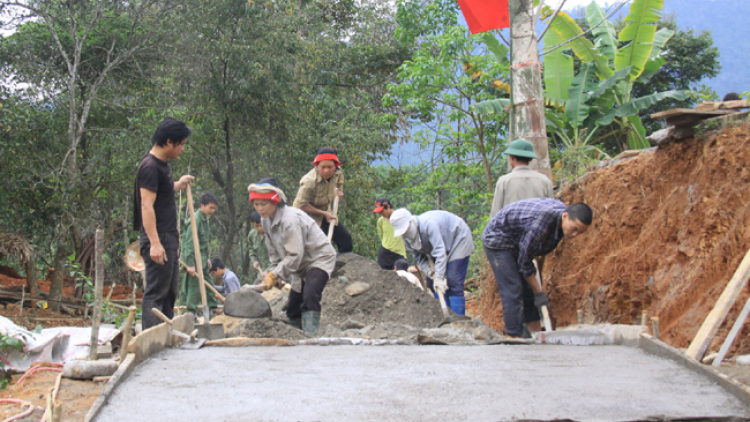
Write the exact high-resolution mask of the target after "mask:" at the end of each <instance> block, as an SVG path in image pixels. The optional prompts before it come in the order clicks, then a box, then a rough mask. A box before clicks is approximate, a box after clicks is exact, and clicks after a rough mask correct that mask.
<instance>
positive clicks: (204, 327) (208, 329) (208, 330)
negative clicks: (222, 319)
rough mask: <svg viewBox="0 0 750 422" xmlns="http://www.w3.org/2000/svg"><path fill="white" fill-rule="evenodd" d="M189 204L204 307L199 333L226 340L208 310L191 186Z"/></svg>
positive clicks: (188, 197) (221, 328)
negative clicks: (211, 321)
mask: <svg viewBox="0 0 750 422" xmlns="http://www.w3.org/2000/svg"><path fill="white" fill-rule="evenodd" d="M187 204H188V213H189V214H190V229H191V231H192V232H193V249H195V268H197V269H198V270H199V271H196V274H197V275H198V280H200V292H201V304H202V305H203V324H200V325H198V333H199V335H200V336H201V337H203V338H207V339H209V340H217V339H220V338H224V325H223V324H211V323H209V321H210V320H211V315H210V311H209V309H208V299H206V280H204V279H203V270H202V268H203V260H202V259H201V249H200V243H199V242H198V226H197V225H196V224H195V206H194V205H193V193H192V191H191V190H190V184H189V183H188V185H187Z"/></svg>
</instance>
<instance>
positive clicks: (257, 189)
mask: <svg viewBox="0 0 750 422" xmlns="http://www.w3.org/2000/svg"><path fill="white" fill-rule="evenodd" d="M247 190H249V191H250V202H253V201H254V200H256V199H268V200H270V201H271V202H273V203H275V204H278V203H279V202H281V201H284V202H286V195H284V192H283V191H282V190H281V189H279V188H277V187H276V186H274V185H272V184H270V183H251V184H250V186H248V187H247Z"/></svg>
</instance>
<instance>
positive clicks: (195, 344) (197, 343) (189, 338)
mask: <svg viewBox="0 0 750 422" xmlns="http://www.w3.org/2000/svg"><path fill="white" fill-rule="evenodd" d="M151 310H152V311H153V312H154V315H156V316H157V317H159V319H160V320H162V321H164V322H166V323H167V324H168V325H169V326H170V327H172V320H171V319H169V318H167V316H166V315H164V314H163V313H161V311H160V310H158V309H156V308H153V309H151ZM197 333H198V330H194V331H193V332H192V333H191V334H190V335H187V334H185V333H183V332H181V331H177V330H175V329H174V327H173V328H172V334H174V335H176V336H177V337H182V338H184V339H185V342H184V343H182V346H181V348H182V349H200V347H201V346H203V343H205V342H206V339H205V338H195V336H196V334H197Z"/></svg>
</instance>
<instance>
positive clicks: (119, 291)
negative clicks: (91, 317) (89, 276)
mask: <svg viewBox="0 0 750 422" xmlns="http://www.w3.org/2000/svg"><path fill="white" fill-rule="evenodd" d="M37 284H39V290H41V291H43V292H45V293H49V288H50V284H51V282H50V281H49V280H37ZM0 285H2V286H5V287H16V286H25V285H26V279H25V278H12V277H8V276H5V275H2V274H0ZM110 288H111V285H108V284H107V283H106V282H105V285H104V287H103V288H102V292H103V296H104V297H107V295H108V294H109V289H110ZM74 292H75V281H74V280H73V279H70V278H66V279H65V282H64V284H63V296H66V297H68V298H72V297H73V295H74ZM130 295H131V289H130V287H128V286H122V285H119V284H118V285H116V286H115V291H114V292H112V297H111V299H112V300H127V299H130ZM135 296H136V298H138V299H142V298H143V293H142V292H141V291H140V290H136V292H135Z"/></svg>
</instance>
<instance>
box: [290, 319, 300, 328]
mask: <svg viewBox="0 0 750 422" xmlns="http://www.w3.org/2000/svg"><path fill="white" fill-rule="evenodd" d="M289 325H291V326H292V327H294V328H296V329H298V330H301V329H302V318H289Z"/></svg>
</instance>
